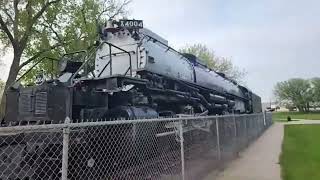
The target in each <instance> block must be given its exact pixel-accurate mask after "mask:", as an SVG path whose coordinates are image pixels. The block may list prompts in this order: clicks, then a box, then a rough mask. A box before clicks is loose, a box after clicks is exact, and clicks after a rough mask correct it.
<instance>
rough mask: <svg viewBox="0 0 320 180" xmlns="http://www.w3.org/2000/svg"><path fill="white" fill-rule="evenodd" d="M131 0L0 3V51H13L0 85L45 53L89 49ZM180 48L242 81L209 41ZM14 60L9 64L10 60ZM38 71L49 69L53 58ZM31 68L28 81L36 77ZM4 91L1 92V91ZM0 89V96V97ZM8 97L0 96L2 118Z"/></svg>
mask: <svg viewBox="0 0 320 180" xmlns="http://www.w3.org/2000/svg"><path fill="white" fill-rule="evenodd" d="M130 2H131V0H80V1H79V0H32V1H31V0H30V1H29V0H5V1H0V45H1V46H0V48H1V49H0V50H2V51H3V52H6V51H8V50H10V51H12V52H13V59H11V60H8V59H6V60H5V61H10V62H12V63H11V66H10V70H9V76H8V78H7V80H6V82H5V83H2V89H3V88H4V89H6V88H8V86H9V85H10V84H12V83H13V82H14V81H15V79H16V78H17V76H19V73H21V71H23V70H24V68H26V67H29V66H30V65H32V64H34V63H36V62H37V61H38V60H39V59H41V58H43V57H50V58H57V59H58V58H59V57H61V56H62V55H63V54H65V53H68V52H72V51H78V50H84V49H89V48H90V47H92V45H93V44H94V42H95V40H97V37H98V36H97V32H98V28H99V25H101V24H103V23H104V22H105V21H106V20H108V19H110V18H121V17H126V16H127V14H128V7H127V5H128V4H129V3H130ZM181 51H182V52H189V53H194V54H195V55H197V56H199V57H200V58H201V59H202V60H203V62H204V63H205V64H207V66H208V67H210V68H212V69H215V70H216V71H219V72H223V73H225V74H226V76H227V77H230V78H232V79H235V80H241V79H242V78H243V76H244V74H245V73H244V71H242V70H239V68H237V67H235V66H234V65H233V64H232V61H231V59H230V58H223V57H218V56H216V55H215V53H214V52H213V51H212V50H210V49H209V48H207V47H206V46H205V45H202V44H197V45H191V46H186V47H184V48H182V49H181ZM6 64H10V63H6ZM38 70H44V71H45V72H46V73H51V72H50V71H52V69H51V62H43V63H40V64H39V66H38ZM35 74H36V71H31V72H30V73H29V74H28V75H27V76H26V78H25V79H24V80H25V81H32V80H33V78H34V75H35ZM0 93H1V91H0ZM1 95H2V93H1V94H0V96H1ZM4 104H5V98H2V100H1V109H0V118H1V114H2V115H3V112H4Z"/></svg>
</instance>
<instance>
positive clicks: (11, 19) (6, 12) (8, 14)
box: [3, 9, 14, 23]
mask: <svg viewBox="0 0 320 180" xmlns="http://www.w3.org/2000/svg"><path fill="white" fill-rule="evenodd" d="M3 12H4V13H5V14H6V15H7V17H8V18H9V19H10V21H11V22H12V23H14V19H13V18H12V16H11V14H10V13H9V12H8V9H3Z"/></svg>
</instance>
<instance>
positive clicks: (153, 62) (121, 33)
mask: <svg viewBox="0 0 320 180" xmlns="http://www.w3.org/2000/svg"><path fill="white" fill-rule="evenodd" d="M100 36H101V40H100V41H99V42H97V44H96V47H95V50H94V51H95V52H94V53H84V55H83V57H82V58H83V59H84V62H83V59H82V58H80V56H79V54H81V53H82V52H75V53H70V54H68V55H65V56H64V57H63V58H62V59H61V60H60V61H59V70H60V74H59V77H57V78H52V79H48V78H46V77H44V75H42V76H40V77H38V79H37V80H38V81H39V82H38V83H37V85H34V86H26V87H22V86H21V85H18V84H17V83H16V84H14V85H13V86H12V87H10V89H9V90H8V91H7V93H6V95H7V108H6V109H7V111H6V116H5V119H4V121H3V123H9V122H10V123H12V124H15V123H21V122H28V123H30V122H34V123H41V122H51V123H55V122H58V121H61V120H63V119H65V118H66V117H67V116H68V117H70V119H72V120H73V121H76V120H79V119H114V118H130V119H133V118H152V117H158V116H177V115H216V114H228V113H258V112H261V100H260V97H259V96H257V95H255V94H254V93H253V92H251V91H250V90H249V89H247V88H246V87H243V86H241V85H239V84H237V83H236V82H234V81H233V80H230V79H228V78H227V77H225V75H224V74H222V73H218V72H215V71H214V70H212V69H209V68H208V67H206V66H205V65H204V64H202V63H201V62H200V61H199V60H198V59H197V57H195V56H194V55H192V54H181V53H179V52H177V51H175V50H174V49H172V48H171V47H169V46H168V45H167V41H166V40H164V39H162V38H161V37H159V36H158V35H156V34H154V33H152V32H151V31H149V30H148V29H145V28H142V21H137V20H134V21H130V20H122V21H120V22H118V23H116V22H114V21H112V22H109V23H108V25H107V26H106V27H105V28H104V29H103V30H102V32H101V35H100ZM93 55H95V61H94V63H93V62H92V61H93V58H92V56H93ZM92 64H94V65H92ZM89 66H91V67H89Z"/></svg>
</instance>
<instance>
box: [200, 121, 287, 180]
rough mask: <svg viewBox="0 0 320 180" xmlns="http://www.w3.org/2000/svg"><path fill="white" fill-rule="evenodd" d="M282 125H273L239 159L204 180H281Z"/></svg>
mask: <svg viewBox="0 0 320 180" xmlns="http://www.w3.org/2000/svg"><path fill="white" fill-rule="evenodd" d="M283 129H284V128H283V123H275V124H273V125H272V126H271V127H270V128H269V129H268V130H266V132H264V133H263V135H262V136H260V137H259V138H258V139H257V140H256V141H255V142H253V143H252V144H251V145H250V146H249V147H248V148H247V149H246V150H245V151H244V152H243V153H241V154H240V157H239V158H238V159H236V160H234V161H232V162H231V163H230V164H229V165H228V166H227V167H226V169H225V170H224V171H223V172H221V173H219V174H218V176H216V173H213V174H210V175H208V176H207V177H206V178H204V180H281V174H280V165H279V164H278V163H279V156H280V153H281V145H282V139H283Z"/></svg>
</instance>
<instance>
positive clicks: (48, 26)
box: [42, 18, 64, 43]
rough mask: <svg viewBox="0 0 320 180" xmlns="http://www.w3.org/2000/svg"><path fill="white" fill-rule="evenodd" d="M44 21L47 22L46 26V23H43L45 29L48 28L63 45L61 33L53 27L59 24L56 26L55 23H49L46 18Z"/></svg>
mask: <svg viewBox="0 0 320 180" xmlns="http://www.w3.org/2000/svg"><path fill="white" fill-rule="evenodd" d="M43 19H44V21H45V22H46V24H45V23H42V25H43V26H44V27H46V28H49V29H50V30H51V31H52V33H53V34H54V35H55V36H56V38H54V39H55V40H56V41H58V42H59V43H63V42H64V40H63V39H62V38H61V37H60V35H59V33H58V32H57V31H56V30H55V29H54V28H53V25H57V24H55V23H50V22H48V20H47V19H45V18H43Z"/></svg>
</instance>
